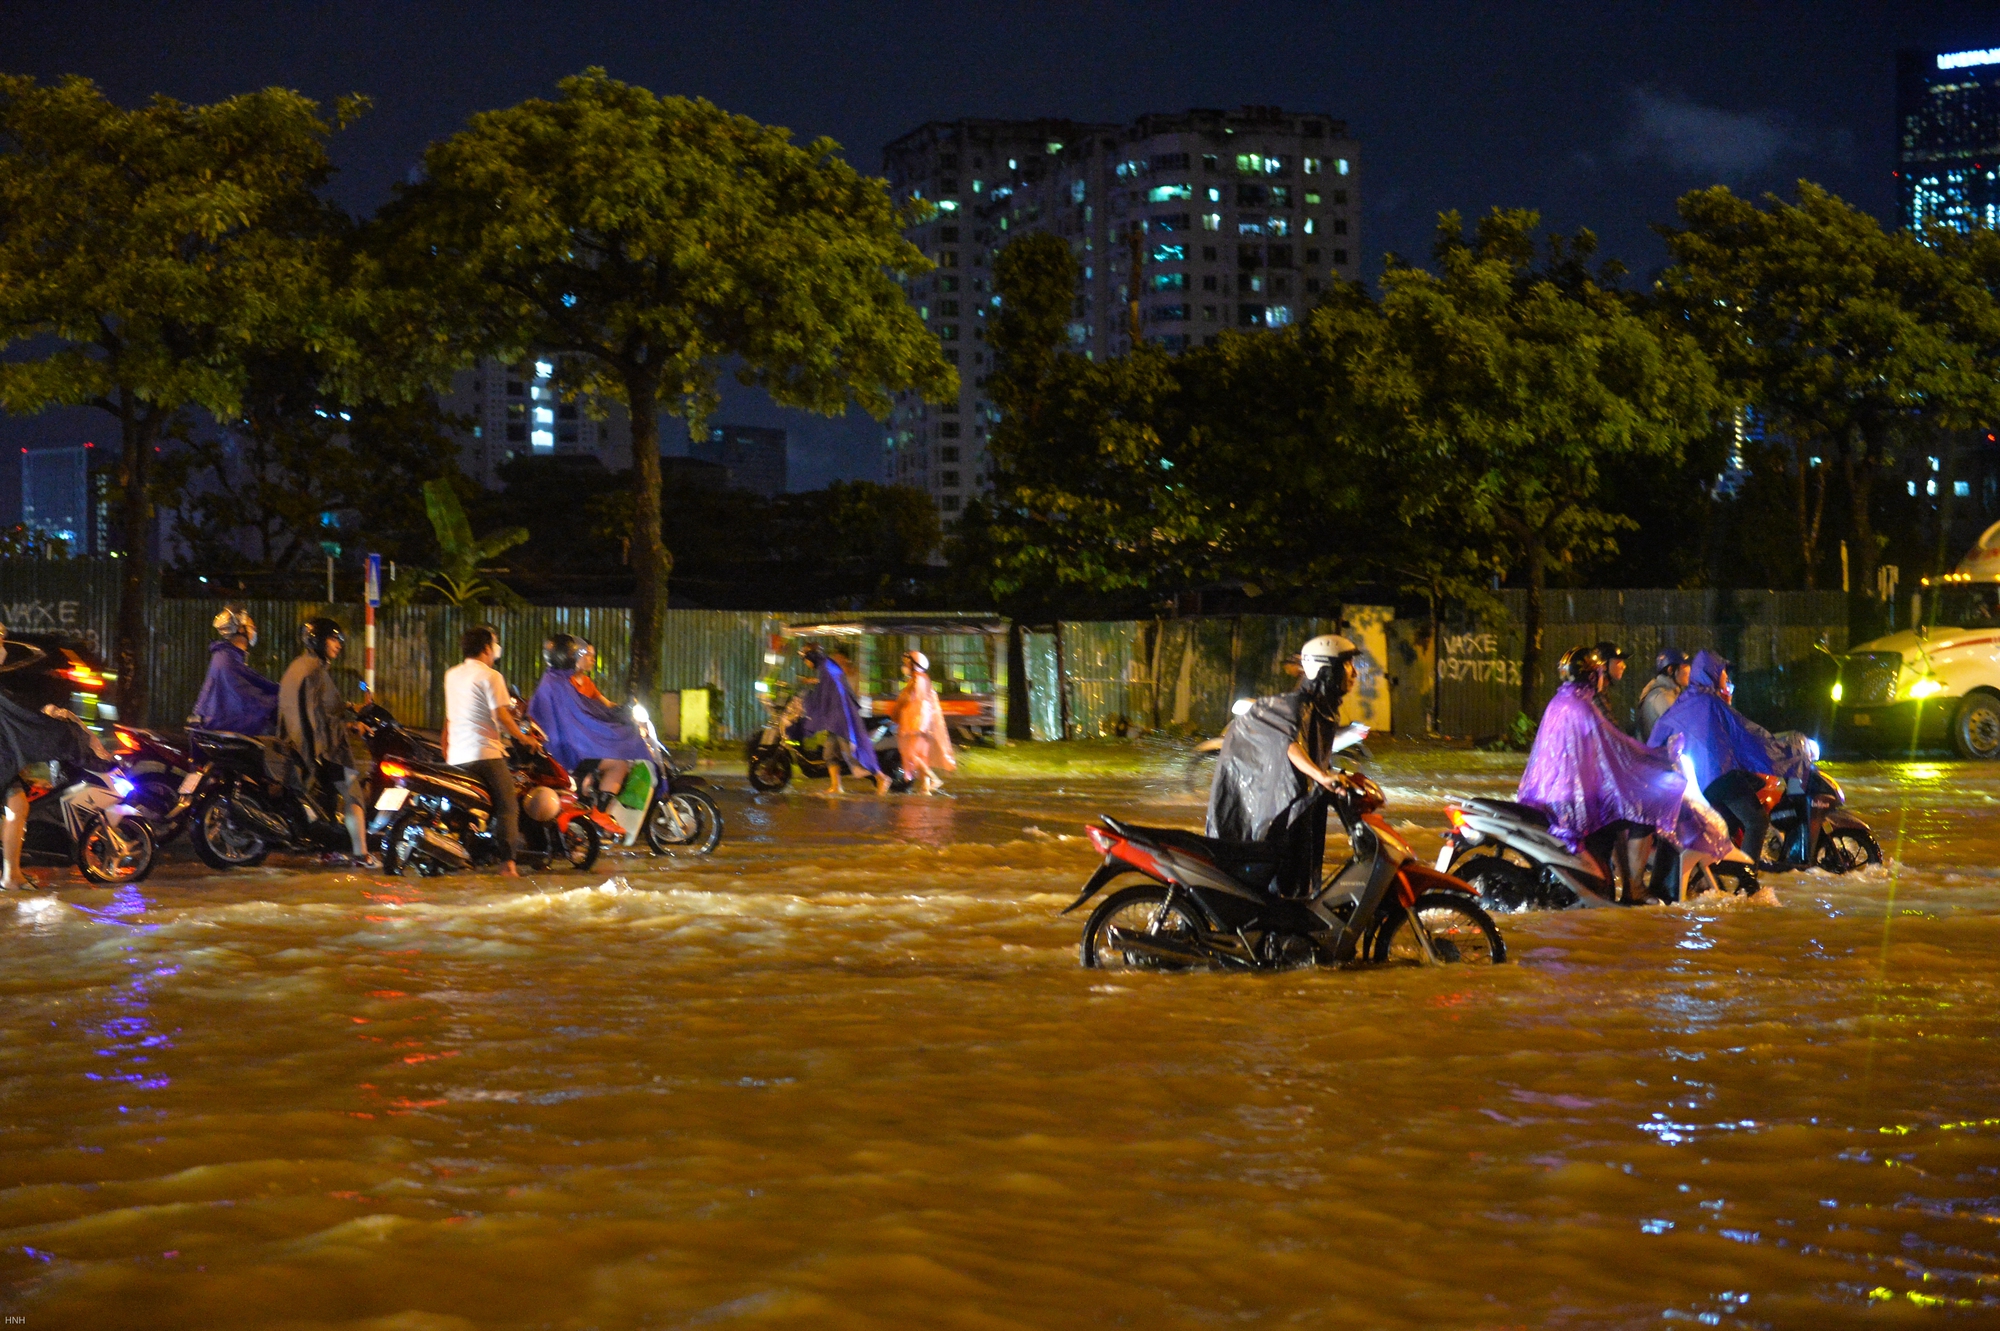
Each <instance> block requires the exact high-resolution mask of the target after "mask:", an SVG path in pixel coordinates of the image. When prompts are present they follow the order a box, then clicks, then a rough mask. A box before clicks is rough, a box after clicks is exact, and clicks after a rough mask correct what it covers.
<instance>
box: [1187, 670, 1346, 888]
mask: <svg viewBox="0 0 2000 1331" xmlns="http://www.w3.org/2000/svg"><path fill="white" fill-rule="evenodd" d="M1360 650H1361V649H1360V648H1358V647H1356V646H1355V645H1354V644H1353V643H1352V642H1350V641H1349V640H1348V639H1346V638H1343V637H1341V636H1339V635H1338V634H1333V633H1323V634H1321V635H1320V636H1319V637H1316V638H1314V639H1312V640H1311V641H1309V642H1308V643H1306V645H1305V646H1303V647H1301V648H1300V649H1299V675H1300V678H1299V686H1298V687H1297V688H1296V689H1294V690H1292V691H1291V692H1290V693H1280V694H1274V695H1272V696H1271V697H1268V698H1259V699H1257V700H1256V701H1255V702H1253V703H1251V704H1250V706H1249V707H1248V708H1247V709H1246V710H1244V711H1243V712H1242V713H1241V714H1240V715H1238V716H1237V717H1236V719H1235V720H1234V721H1232V722H1231V723H1230V725H1229V730H1228V733H1227V734H1226V735H1224V737H1223V741H1222V752H1221V754H1220V755H1219V756H1218V758H1217V759H1216V766H1215V780H1214V783H1213V784H1212V785H1211V786H1210V787H1209V792H1208V824H1207V834H1208V835H1209V836H1211V837H1214V838H1217V839H1219V840H1223V841H1275V842H1279V843H1281V853H1280V867H1279V870H1278V874H1277V877H1276V879H1275V880H1274V882H1273V888H1274V890H1276V891H1277V892H1279V893H1281V894H1283V895H1286V896H1304V895H1307V894H1310V893H1311V892H1312V891H1313V890H1314V889H1315V888H1317V887H1318V886H1319V878H1320V860H1321V857H1322V856H1323V855H1324V853H1325V849H1326V802H1325V801H1324V800H1320V799H1315V798H1314V797H1313V796H1314V791H1313V789H1312V788H1313V787H1314V786H1320V787H1325V788H1331V787H1332V786H1333V784H1334V782H1335V781H1336V780H1337V776H1336V774H1335V773H1334V772H1332V771H1330V770H1328V768H1327V763H1328V761H1329V760H1330V759H1331V757H1332V754H1333V740H1334V736H1335V734H1336V733H1337V732H1338V731H1339V729H1340V703H1341V699H1342V698H1344V697H1345V696H1346V695H1347V691H1348V690H1349V689H1351V688H1353V687H1354V683H1355V679H1356V674H1355V669H1354V658H1355V656H1356V655H1358V654H1359V653H1360Z"/></svg>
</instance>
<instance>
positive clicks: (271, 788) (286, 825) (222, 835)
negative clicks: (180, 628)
mask: <svg viewBox="0 0 2000 1331" xmlns="http://www.w3.org/2000/svg"><path fill="white" fill-rule="evenodd" d="M188 755H189V757H190V758H192V759H193V761H194V763H195V764H196V766H195V768H194V769H193V770H192V771H190V772H189V773H188V774H187V775H186V776H185V777H183V778H182V779H181V784H180V793H181V795H182V796H183V797H185V798H186V799H187V801H188V809H187V815H186V817H187V827H188V839H189V840H190V841H192V842H193V843H194V853H195V854H196V855H198V856H200V857H201V861H202V863H204V864H206V865H208V866H209V868H211V869H242V868H250V867H253V866H255V865H259V864H262V863H263V862H264V860H265V857H266V856H268V855H269V854H270V853H271V852H272V851H274V850H306V851H320V852H339V853H346V852H352V851H355V850H359V849H360V847H358V846H355V845H353V844H352V842H351V840H350V838H349V837H348V834H347V826H346V824H344V823H343V822H341V821H340V819H339V818H337V817H329V816H328V815H327V812H326V810H324V809H322V808H321V807H320V805H319V801H318V800H316V799H315V798H314V797H313V796H312V795H311V794H309V793H308V792H307V790H306V789H305V784H304V781H303V780H302V779H301V778H300V776H299V774H298V773H296V772H294V771H293V770H292V763H291V761H290V759H289V758H288V757H287V756H286V755H285V753H284V751H283V750H282V749H281V748H280V747H279V746H278V741H277V740H275V739H271V738H269V737H260V736H256V735H239V734H236V733H234V732H232V731H227V730H202V729H198V728H196V729H190V730H189V731H188Z"/></svg>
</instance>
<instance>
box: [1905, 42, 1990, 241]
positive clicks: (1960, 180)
mask: <svg viewBox="0 0 2000 1331" xmlns="http://www.w3.org/2000/svg"><path fill="white" fill-rule="evenodd" d="M1996 180H2000V47H1995V48H1993V49H1990V50H1981V51H1903V52H1900V53H1898V55H1897V57H1896V186H1897V191H1896V193H1897V198H1896V202H1897V206H1898V212H1899V214H1900V220H1901V222H1902V223H1903V225H1905V226H1908V227H1912V228H1915V229H1917V230H1919V231H1921V230H1922V229H1923V228H1924V227H1926V226H1929V225H1932V224H1934V223H1940V222H1942V223H1945V224H1947V225H1950V226H1955V227H1957V228H1959V229H1961V230H1963V229H1965V228H1967V227H1974V226H1984V227H2000V187H1996Z"/></svg>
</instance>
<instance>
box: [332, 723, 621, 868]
mask: <svg viewBox="0 0 2000 1331" xmlns="http://www.w3.org/2000/svg"><path fill="white" fill-rule="evenodd" d="M359 719H360V721H361V725H362V730H363V732H364V734H366V736H367V739H368V748H369V752H370V753H371V754H372V755H373V756H374V758H375V779H374V783H373V785H372V787H371V790H370V795H371V799H370V801H369V807H370V810H371V812H370V815H369V825H368V839H369V842H370V844H371V845H375V846H379V847H380V849H381V852H382V867H383V869H384V870H385V871H386V872H388V873H391V874H400V873H402V872H403V871H404V870H406V869H415V870H416V872H417V873H418V874H420V875H422V876H424V877H426V878H430V877H435V876H437V875H438V874H442V873H448V872H450V871H451V870H454V869H470V868H476V867H481V866H485V865H496V864H499V863H502V862H503V861H505V860H506V858H507V847H505V846H502V845H500V844H499V838H497V837H496V836H494V835H493V828H492V817H493V802H492V799H491V798H490V797H489V796H488V795H487V793H486V787H485V786H483V785H481V784H480V783H479V781H478V780H477V779H476V778H474V777H471V776H469V775H467V774H466V773H464V772H462V771H460V770H459V769H458V768H455V767H451V766H448V765H446V764H445V763H443V762H441V761H439V758H440V756H441V755H439V754H438V752H437V749H436V746H435V745H432V744H430V743H429V741H427V740H426V739H424V738H423V737H422V736H420V735H417V734H416V733H414V732H412V731H408V730H405V729H404V728H403V727H402V726H401V725H399V724H398V723H397V722H396V719H395V718H394V717H393V716H391V715H390V714H389V711H388V709H387V708H385V707H383V706H382V705H381V704H380V703H370V704H368V706H366V707H364V708H362V710H361V713H360V717H359ZM529 726H530V730H531V733H533V732H532V723H529ZM507 765H508V767H509V768H510V769H512V771H513V773H514V780H515V788H516V792H517V794H518V795H519V797H520V811H521V839H522V841H523V843H524V849H525V853H526V857H527V859H528V862H529V863H530V864H531V865H533V866H534V867H536V868H550V869H554V868H569V869H578V870H585V869H589V868H590V867H591V866H592V865H594V864H596V863H597V857H598V854H599V853H600V852H601V851H602V849H603V846H604V837H605V828H604V824H605V823H607V822H609V818H608V816H607V815H604V814H601V813H598V812H596V811H595V810H592V809H588V808H586V807H585V806H584V805H583V804H582V803H581V802H580V801H579V800H578V799H577V798H576V783H575V782H574V781H572V780H571V779H570V774H569V772H568V771H566V770H565V769H564V768H563V765H562V764H561V763H559V762H557V761H556V760H555V759H554V758H551V757H550V756H549V755H548V752H547V751H546V750H543V749H532V748H529V747H527V746H526V745H522V744H518V743H517V744H510V745H509V752H508V756H507ZM612 827H613V828H614V829H615V827H616V824H615V823H614V824H612Z"/></svg>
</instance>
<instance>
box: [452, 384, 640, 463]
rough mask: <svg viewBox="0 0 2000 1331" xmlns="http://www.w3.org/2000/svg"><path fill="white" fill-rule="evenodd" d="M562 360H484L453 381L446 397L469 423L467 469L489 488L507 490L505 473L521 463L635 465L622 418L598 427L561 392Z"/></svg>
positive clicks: (463, 455) (463, 444) (463, 454)
mask: <svg viewBox="0 0 2000 1331" xmlns="http://www.w3.org/2000/svg"><path fill="white" fill-rule="evenodd" d="M554 374H555V362H554V361H553V360H551V359H550V358H549V357H547V356H541V357H535V358H531V359H529V360H527V361H524V362H522V363H521V364H519V365H503V364H501V363H500V362H499V361H497V360H482V361H480V362H479V363H478V364H477V365H475V366H473V367H472V368H471V369H469V370H460V371H459V372H458V373H457V374H455V375H453V376H452V385H451V391H450V392H449V393H446V394H445V395H444V396H443V397H442V398H441V399H439V401H440V403H441V405H442V406H443V407H444V409H445V410H446V411H449V412H452V413H454V414H456V415H459V416H463V417H465V418H466V421H467V426H466V429H465V431H464V432H463V433H462V434H461V435H460V437H459V466H460V467H461V468H463V469H464V471H465V474H466V475H468V476H470V477H472V478H473V479H474V480H476V481H478V482H479V483H480V484H481V485H484V486H486V487H488V488H489V489H497V488H498V487H499V485H500V467H501V466H502V464H504V463H505V462H507V461H508V459H510V458H515V457H557V456H564V457H569V456H576V455H585V456H591V457H595V458H597V459H598V461H600V462H602V463H603V464H604V465H605V466H606V467H608V468H610V469H611V470H613V471H616V470H618V469H619V468H621V467H629V466H631V465H632V459H631V454H630V450H631V445H630V442H629V440H630V434H629V432H627V431H626V430H625V428H624V427H625V425H626V421H625V417H624V414H623V413H622V412H619V413H614V415H615V417H616V419H606V420H602V421H593V420H591V419H590V417H589V415H588V414H587V413H586V412H585V411H584V410H583V407H582V404H581V403H578V402H564V401H562V400H561V399H560V396H559V395H558V394H557V392H556V390H555V386H554V383H553V380H552V376H553V375H554Z"/></svg>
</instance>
